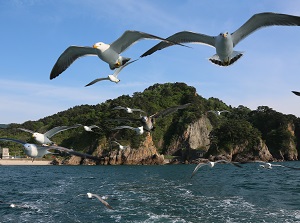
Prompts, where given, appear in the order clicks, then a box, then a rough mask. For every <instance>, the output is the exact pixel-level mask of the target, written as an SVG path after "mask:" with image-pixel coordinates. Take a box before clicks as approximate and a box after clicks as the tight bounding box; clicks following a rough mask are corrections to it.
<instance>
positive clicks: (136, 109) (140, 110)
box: [131, 108, 146, 113]
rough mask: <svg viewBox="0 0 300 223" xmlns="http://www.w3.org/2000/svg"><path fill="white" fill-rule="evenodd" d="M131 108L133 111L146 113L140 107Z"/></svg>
mask: <svg viewBox="0 0 300 223" xmlns="http://www.w3.org/2000/svg"><path fill="white" fill-rule="evenodd" d="M131 110H132V111H139V112H143V113H146V112H145V111H143V110H142V109H139V108H132V109H131Z"/></svg>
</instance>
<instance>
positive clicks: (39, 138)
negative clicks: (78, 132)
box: [18, 124, 82, 144]
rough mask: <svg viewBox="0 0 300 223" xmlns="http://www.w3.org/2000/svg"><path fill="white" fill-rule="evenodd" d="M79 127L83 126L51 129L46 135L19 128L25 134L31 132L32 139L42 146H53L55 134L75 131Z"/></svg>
mask: <svg viewBox="0 0 300 223" xmlns="http://www.w3.org/2000/svg"><path fill="white" fill-rule="evenodd" d="M79 126H82V125H81V124H76V125H73V126H57V127H55V128H53V129H50V130H49V131H47V132H45V133H44V134H42V133H39V132H34V131H32V130H29V129H24V128H18V129H19V130H22V131H24V132H29V133H31V134H32V137H33V138H34V140H35V141H36V142H38V143H40V144H53V142H52V141H51V140H50V138H51V137H52V136H54V135H55V134H57V133H59V132H62V131H65V130H68V129H74V128H77V127H79Z"/></svg>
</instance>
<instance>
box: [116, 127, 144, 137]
mask: <svg viewBox="0 0 300 223" xmlns="http://www.w3.org/2000/svg"><path fill="white" fill-rule="evenodd" d="M119 129H131V130H134V131H135V132H136V134H137V135H142V134H143V133H144V128H143V126H140V127H137V128H134V127H132V126H127V125H122V126H117V127H116V128H113V129H112V130H119Z"/></svg>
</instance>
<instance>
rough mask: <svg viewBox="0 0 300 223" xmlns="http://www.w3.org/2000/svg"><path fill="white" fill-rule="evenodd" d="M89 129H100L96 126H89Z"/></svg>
mask: <svg viewBox="0 0 300 223" xmlns="http://www.w3.org/2000/svg"><path fill="white" fill-rule="evenodd" d="M89 127H90V128H91V129H93V128H98V129H100V127H99V126H97V125H91V126H89Z"/></svg>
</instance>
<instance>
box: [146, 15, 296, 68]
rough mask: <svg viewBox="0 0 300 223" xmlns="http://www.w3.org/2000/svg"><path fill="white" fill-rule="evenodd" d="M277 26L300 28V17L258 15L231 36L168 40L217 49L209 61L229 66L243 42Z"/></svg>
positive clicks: (192, 34) (165, 44)
mask: <svg viewBox="0 0 300 223" xmlns="http://www.w3.org/2000/svg"><path fill="white" fill-rule="evenodd" d="M275 25H278V26H300V17H299V16H293V15H286V14H279V13H270V12H265V13H258V14H255V15H253V16H252V17H251V18H250V19H249V20H248V21H246V22H245V23H244V24H243V25H242V26H241V27H240V28H238V29H237V30H236V31H235V32H233V33H231V34H230V33H228V32H224V33H220V35H218V36H208V35H204V34H201V33H195V32H190V31H182V32H178V33H175V34H174V35H172V36H170V37H168V38H167V40H170V41H171V40H172V41H176V42H177V43H200V44H206V45H209V46H211V47H215V48H216V53H217V54H215V55H213V56H212V57H211V58H210V59H209V60H210V61H211V62H212V63H214V64H217V65H219V66H229V65H231V64H233V63H234V62H235V61H237V60H238V59H239V58H241V56H242V55H243V52H239V51H234V50H233V49H234V47H235V46H236V45H237V44H238V43H239V42H240V41H241V40H243V39H244V38H245V37H247V36H248V35H250V34H251V33H253V32H255V31H256V30H258V29H260V28H263V27H267V26H275ZM168 46H172V44H170V43H168V42H160V43H159V44H157V45H155V46H154V47H152V48H151V49H149V50H148V51H147V52H145V53H144V54H143V55H141V57H145V56H148V55H151V54H152V53H154V52H156V51H158V50H161V49H164V48H166V47H168Z"/></svg>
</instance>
